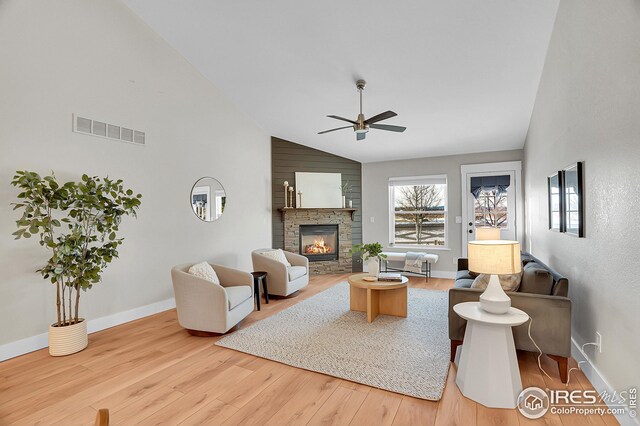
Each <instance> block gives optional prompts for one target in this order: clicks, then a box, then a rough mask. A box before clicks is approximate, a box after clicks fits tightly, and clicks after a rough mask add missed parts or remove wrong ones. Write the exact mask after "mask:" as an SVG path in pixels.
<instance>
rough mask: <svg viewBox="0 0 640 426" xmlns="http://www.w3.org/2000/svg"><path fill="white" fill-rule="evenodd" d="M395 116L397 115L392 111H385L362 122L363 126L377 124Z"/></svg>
mask: <svg viewBox="0 0 640 426" xmlns="http://www.w3.org/2000/svg"><path fill="white" fill-rule="evenodd" d="M396 115H398V114H396V113H395V112H393V111H385V112H382V113H380V114H378V115H374V116H373V117H371V118H367V119H366V120H364V124H372V123H377V122H378V121H382V120H386V119H387V118H391V117H395V116H396Z"/></svg>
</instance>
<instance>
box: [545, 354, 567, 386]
mask: <svg viewBox="0 0 640 426" xmlns="http://www.w3.org/2000/svg"><path fill="white" fill-rule="evenodd" d="M548 356H549V358H551V359H552V360H554V361H555V362H557V363H558V372H559V373H560V380H561V381H562V383H567V380H568V379H569V377H568V372H569V369H568V362H569V360H568V359H567V358H566V357H564V356H558V355H548Z"/></svg>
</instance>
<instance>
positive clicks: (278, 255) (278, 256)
mask: <svg viewBox="0 0 640 426" xmlns="http://www.w3.org/2000/svg"><path fill="white" fill-rule="evenodd" d="M260 254H262V255H263V256H266V257H268V258H269V259H273V260H275V261H278V262H280V263H284V264H285V266H286V267H287V268H288V267H290V266H291V264H290V263H289V261H288V260H287V256H285V255H284V251H282V249H276V250H269V251H263V252H262V253H260Z"/></svg>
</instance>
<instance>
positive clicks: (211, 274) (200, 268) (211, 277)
mask: <svg viewBox="0 0 640 426" xmlns="http://www.w3.org/2000/svg"><path fill="white" fill-rule="evenodd" d="M189 273H190V274H191V275H195V276H196V277H198V278H202V279H203V280H207V281H211V282H212V283H214V284H218V285H219V284H220V279H219V278H218V275H217V274H216V271H214V270H213V268H212V267H211V265H209V264H208V263H207V262H200V263H196V264H195V265H193V266H192V267H191V268H189Z"/></svg>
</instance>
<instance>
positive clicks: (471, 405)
mask: <svg viewBox="0 0 640 426" xmlns="http://www.w3.org/2000/svg"><path fill="white" fill-rule="evenodd" d="M347 278H348V275H347V274H342V275H319V276H313V277H311V279H310V284H309V285H308V286H307V287H305V288H303V289H301V290H300V292H299V294H298V295H297V297H293V298H282V299H276V300H272V303H270V304H269V305H263V306H262V311H254V312H252V313H251V314H250V315H249V316H248V317H246V318H245V319H244V320H243V321H242V322H241V323H240V325H239V327H240V328H243V327H247V326H249V325H251V324H253V323H255V322H257V321H260V320H262V319H265V318H268V317H270V316H271V315H274V314H277V313H278V312H280V311H282V310H284V309H287V308H288V307H290V306H292V305H294V304H296V303H299V302H301V301H302V300H304V299H306V298H308V297H311V296H313V295H315V294H317V293H319V292H321V291H324V290H326V289H327V288H329V287H331V286H333V285H335V284H338V283H340V282H345V281H347ZM409 286H410V287H412V288H421V289H427V290H435V291H447V290H448V289H449V288H451V287H452V286H453V280H448V279H443V278H431V279H430V280H429V282H428V283H425V281H424V279H423V278H422V277H409ZM216 339H217V337H212V338H209V339H202V338H196V337H192V336H190V335H189V334H188V333H186V332H185V331H184V329H183V328H182V327H180V325H179V324H178V320H177V316H176V311H175V309H172V310H170V311H166V312H162V313H159V314H156V315H152V316H149V317H145V318H141V319H139V320H136V321H132V322H129V323H126V324H122V325H119V326H116V327H112V328H109V329H106V330H103V331H99V332H96V333H92V334H90V335H89V340H90V341H91V344H90V345H89V346H88V347H87V348H86V349H85V350H83V351H82V352H78V353H76V354H73V355H70V356H67V357H50V356H49V354H48V352H47V349H42V350H39V351H35V352H31V353H29V354H26V355H23V356H20V357H17V358H13V359H9V360H7V361H3V362H0V395H2V398H0V424H36V423H39V424H54V423H57V424H64V425H75V424H93V422H94V420H95V417H96V411H97V409H99V408H103V407H109V413H110V421H111V423H112V424H118V425H120V424H122V425H129V424H137V423H139V424H171V425H178V424H179V425H194V424H220V423H226V424H227V425H236V424H239V423H241V420H242V419H247V420H248V419H249V418H250V419H251V423H253V424H267V423H269V422H279V424H286V423H295V424H304V423H306V424H308V425H328V424H334V425H350V426H360V425H363V426H365V425H369V424H372V423H371V422H370V421H371V420H372V419H373V424H382V423H383V422H387V423H386V424H392V425H393V426H405V425H409V424H411V425H413V424H416V425H418V424H419V425H424V426H430V425H434V424H435V425H438V426H452V425H460V426H484V425H489V424H503V425H512V424H517V422H518V421H519V422H520V423H521V424H522V425H524V424H526V425H527V426H529V425H536V424H538V425H541V426H543V425H547V426H548V425H566V426H569V425H583V424H587V423H588V424H594V425H615V424H617V422H616V419H615V417H613V416H611V415H606V416H603V417H601V416H598V415H590V416H583V415H578V414H574V415H562V416H558V415H551V414H550V413H547V414H546V415H545V416H544V417H543V418H541V419H538V420H527V419H525V418H524V417H522V416H521V415H520V413H518V412H517V411H516V410H502V409H491V408H484V407H482V406H481V405H479V404H477V403H476V402H474V401H472V400H470V399H467V398H465V397H464V396H463V395H462V394H461V393H460V391H459V390H458V387H457V386H456V384H455V378H456V367H455V366H454V365H453V364H452V366H451V368H450V370H449V377H448V380H447V385H446V387H445V390H444V393H443V395H442V399H441V400H440V401H438V402H434V401H425V400H421V399H416V398H412V397H409V396H402V395H397V394H394V393H391V392H386V391H382V390H375V389H374V388H371V387H369V386H365V385H361V384H358V383H353V382H348V381H346V380H341V381H340V382H339V383H338V386H337V387H336V386H335V385H334V383H333V382H332V381H331V379H332V378H331V377H329V376H325V375H322V374H319V373H314V372H311V371H306V370H301V369H298V368H295V367H291V366H288V365H284V364H279V363H276V362H273V361H269V360H266V359H262V358H258V357H255V356H252V355H248V354H244V353H241V352H236V351H233V350H230V349H226V348H221V347H218V346H214V345H212V343H213V341H215V340H216ZM536 356H537V355H536V354H534V353H532V352H519V353H518V358H519V364H520V374H521V376H522V382H523V385H524V387H528V386H538V387H541V388H543V389H544V388H545V387H547V386H548V387H549V388H553V389H560V388H562V389H564V385H562V384H561V383H560V380H559V379H556V378H555V377H554V380H550V379H548V378H547V377H546V376H544V375H543V374H542V372H540V370H539V369H538V365H537V359H536ZM542 362H543V367H544V368H545V369H547V371H548V369H549V368H553V367H554V364H555V362H553V361H552V360H551V359H550V358H548V357H543V359H542ZM569 365H570V367H576V362H575V360H573V359H570V360H569ZM290 387H291V388H293V389H294V390H295V389H305V390H306V391H307V392H312V395H313V397H314V398H315V399H313V400H310V395H305V394H303V393H301V392H295V391H294V392H289V391H288V389H289V388H290ZM570 388H571V389H574V388H575V389H585V390H586V389H589V390H591V389H593V387H592V386H591V384H590V383H589V381H588V379H587V378H586V377H585V375H584V373H582V372H581V371H578V370H574V371H573V372H572V373H571V382H570ZM43 390H46V391H43ZM372 391H374V392H372ZM329 394H330V395H329ZM327 396H328V398H327ZM397 398H400V399H401V401H402V402H401V403H400V404H398V403H397ZM372 407H374V408H375V407H379V409H375V410H374V409H372ZM374 411H375V412H374ZM298 413H300V414H299V415H298ZM307 419H310V420H307ZM516 419H517V420H516ZM364 422H369V423H364ZM247 423H248V422H247Z"/></svg>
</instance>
